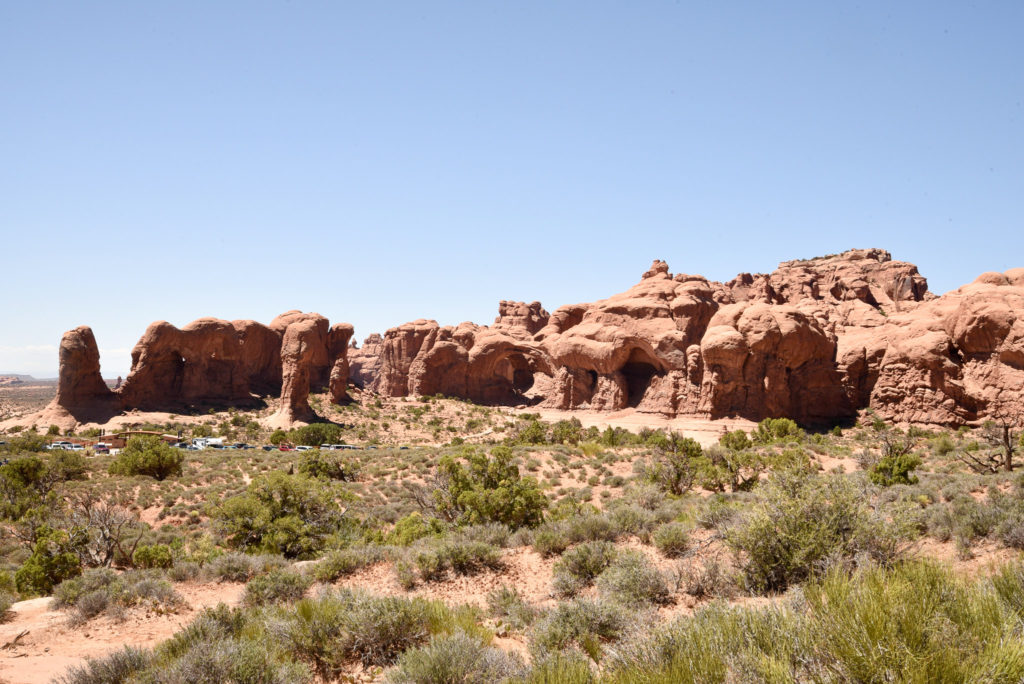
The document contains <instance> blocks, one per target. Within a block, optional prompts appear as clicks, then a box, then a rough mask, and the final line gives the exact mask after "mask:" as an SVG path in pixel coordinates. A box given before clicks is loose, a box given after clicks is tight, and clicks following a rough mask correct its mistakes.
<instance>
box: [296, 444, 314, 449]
mask: <svg viewBox="0 0 1024 684" xmlns="http://www.w3.org/2000/svg"><path fill="white" fill-rule="evenodd" d="M312 448H313V447H311V446H306V445H305V444H302V445H300V446H297V447H295V450H296V451H310V450H311V449H312Z"/></svg>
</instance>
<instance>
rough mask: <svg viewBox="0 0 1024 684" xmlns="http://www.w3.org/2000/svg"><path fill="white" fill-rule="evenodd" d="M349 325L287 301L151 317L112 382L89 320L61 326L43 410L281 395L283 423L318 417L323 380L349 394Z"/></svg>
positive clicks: (62, 414) (69, 414)
mask: <svg viewBox="0 0 1024 684" xmlns="http://www.w3.org/2000/svg"><path fill="white" fill-rule="evenodd" d="M351 337H352V326H351V325H350V324H347V323H339V324H337V325H335V326H334V327H333V328H331V327H329V323H328V321H327V319H326V318H324V317H323V316H321V315H319V314H310V313H302V312H300V311H289V312H288V313H285V314H282V315H281V316H278V317H277V318H275V319H274V320H273V321H272V322H271V324H270V325H269V326H268V325H263V324H262V323H257V322H256V321H250V320H239V321H225V320H220V319H216V318H200V319H198V320H196V321H193V322H192V323H189V324H188V325H186V326H185V327H183V328H180V329H179V328H177V327H175V326H173V325H171V324H170V323H168V322H166V321H157V322H156V323H153V324H151V325H150V326H149V328H147V330H146V332H145V334H144V335H143V336H142V338H141V339H140V340H139V342H138V344H136V345H135V348H134V349H133V350H132V369H131V372H130V373H129V374H128V377H127V379H126V380H125V382H124V384H123V385H122V386H121V387H120V388H119V389H118V390H117V391H111V390H109V389H108V388H107V386H106V384H104V383H103V381H102V379H101V378H100V375H99V351H98V349H97V348H96V341H95V339H94V337H93V334H92V331H91V330H90V329H89V328H86V327H81V328H76V329H75V330H71V331H69V332H67V333H65V335H64V340H63V341H62V343H61V350H60V377H61V382H60V388H59V389H58V393H57V397H56V398H55V400H54V402H53V403H52V404H51V406H50V407H49V408H48V409H47V412H49V413H50V414H52V415H53V416H55V417H57V418H61V419H62V422H61V423H60V424H61V425H62V427H64V425H63V423H70V425H68V426H73V424H74V423H76V422H83V421H86V420H98V419H99V417H100V416H105V417H106V418H109V417H110V415H113V414H115V413H117V412H118V411H121V410H126V409H143V410H174V411H176V410H182V409H185V410H188V409H195V408H200V407H228V406H257V405H259V404H260V402H261V399H260V398H261V397H268V396H277V395H281V397H282V405H281V410H280V411H279V412H278V414H275V419H276V421H277V424H278V425H281V426H286V425H290V424H291V423H292V422H296V421H309V420H313V419H315V418H316V416H315V414H313V413H312V411H311V410H310V409H309V403H308V399H307V397H308V394H309V392H310V390H311V389H315V390H317V391H319V390H321V389H326V388H329V389H330V392H331V400H332V401H335V402H341V401H344V400H345V399H346V398H347V394H346V385H347V379H348V372H349V367H348V360H347V353H348V343H349V340H350V338H351Z"/></svg>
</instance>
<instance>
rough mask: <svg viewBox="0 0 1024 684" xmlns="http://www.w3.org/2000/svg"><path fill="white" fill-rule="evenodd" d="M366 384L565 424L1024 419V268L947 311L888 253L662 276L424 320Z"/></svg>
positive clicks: (374, 339)
mask: <svg viewBox="0 0 1024 684" xmlns="http://www.w3.org/2000/svg"><path fill="white" fill-rule="evenodd" d="M360 351H361V353H360V358H359V362H358V367H357V366H356V365H353V375H352V377H353V380H354V381H356V382H359V383H360V384H362V385H364V386H366V387H367V388H369V389H370V390H372V391H375V392H377V393H380V394H382V395H386V396H406V395H428V394H435V393H438V392H439V393H442V394H446V395H450V396H457V397H463V398H467V399H471V400H474V401H478V402H483V403H499V404H531V405H538V406H544V407H552V408H559V409H597V410H618V409H623V408H628V407H633V408H636V409H637V410H639V411H647V412H652V413H661V414H667V415H673V416H675V415H693V416H700V417H710V418H719V417H727V416H741V417H745V418H750V419H754V420H759V419H762V418H765V417H777V416H788V417H792V418H794V419H796V420H798V421H801V422H803V423H806V424H821V423H831V422H834V421H837V420H841V419H845V418H850V417H852V416H854V415H855V414H856V413H857V411H858V410H860V409H864V408H869V407H870V408H873V409H874V410H876V411H877V412H878V414H879V415H881V416H883V417H885V418H887V419H890V420H896V421H908V422H917V423H934V424H946V425H957V424H964V423H970V422H976V421H979V420H983V419H986V418H1000V419H1008V420H1014V421H1018V422H1020V421H1024V269H1016V270H1013V271H1009V272H1007V273H1005V274H998V273H990V274H984V275H982V276H981V277H979V278H978V279H977V280H976V281H975V282H974V283H972V284H970V285H966V286H964V287H962V288H960V289H959V290H956V291H954V292H950V293H948V294H946V295H944V296H942V297H935V296H934V295H933V294H931V293H930V292H929V291H928V286H927V281H926V280H925V278H924V277H923V276H922V275H921V274H920V273H918V270H917V267H916V266H914V265H913V264H909V263H906V262H900V261H893V260H892V258H891V256H890V254H889V253H888V252H886V251H884V250H879V249H867V250H851V251H848V252H845V253H843V254H838V255H832V256H828V257H821V258H817V259H810V260H802V261H789V262H784V263H782V264H780V265H779V268H778V269H777V270H775V271H774V272H772V273H770V274H757V275H752V274H746V273H744V274H740V275H739V276H737V277H736V278H735V279H733V280H732V281H730V282H728V283H719V282H714V281H709V280H707V279H706V278H703V277H701V276H695V275H686V274H676V275H673V274H672V273H670V272H669V267H668V264H666V263H665V262H663V261H655V262H654V263H653V264H652V266H651V268H650V269H649V270H648V271H647V272H645V273H644V274H643V276H642V278H641V281H640V282H639V283H638V284H637V285H635V286H633V287H632V288H630V289H629V290H627V291H626V292H623V293H620V294H617V295H614V296H612V297H609V298H608V299H604V300H600V301H597V302H593V303H589V304H576V305H571V306H564V307H561V308H559V309H557V310H555V311H554V313H551V314H548V313H547V312H545V311H544V310H543V308H541V306H540V304H539V303H537V302H534V303H532V304H525V303H521V302H501V304H500V305H499V315H498V318H497V319H496V320H495V322H494V323H493V324H492V325H491V326H477V325H474V324H472V323H462V324H460V325H458V326H440V325H438V324H437V322H435V321H431V320H422V319H421V320H418V321H414V322H411V323H406V324H404V325H401V326H398V327H395V328H392V329H390V330H388V331H387V332H386V333H385V334H384V335H383V336H382V337H381V336H371V338H368V339H367V342H366V343H365V344H364V346H363V349H362V350H360Z"/></svg>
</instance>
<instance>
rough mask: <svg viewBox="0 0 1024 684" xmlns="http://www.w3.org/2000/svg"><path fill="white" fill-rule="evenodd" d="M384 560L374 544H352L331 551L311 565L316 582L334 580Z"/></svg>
mask: <svg viewBox="0 0 1024 684" xmlns="http://www.w3.org/2000/svg"><path fill="white" fill-rule="evenodd" d="M382 560H384V553H383V551H382V550H381V549H380V547H376V546H353V547H351V548H347V549H339V550H337V551H331V552H330V553H328V554H327V555H326V556H324V557H323V558H321V559H320V560H319V561H317V564H316V565H315V566H313V577H314V578H315V579H316V581H317V582H334V581H336V580H337V579H338V578H340V577H344V576H346V575H351V574H352V573H354V572H356V571H357V570H360V569H362V568H365V567H367V566H369V565H374V564H375V563H379V562H381V561H382Z"/></svg>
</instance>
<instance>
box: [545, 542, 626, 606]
mask: <svg viewBox="0 0 1024 684" xmlns="http://www.w3.org/2000/svg"><path fill="white" fill-rule="evenodd" d="M615 556H616V550H615V545H614V544H612V543H610V542H604V541H596V542H586V543H583V544H580V545H579V546H576V547H574V548H572V549H570V550H569V551H567V552H565V553H564V554H563V555H562V557H561V558H559V559H558V562H556V563H555V565H554V568H553V569H552V573H553V586H554V590H555V593H556V594H559V595H560V596H575V595H576V594H577V593H579V591H580V590H581V589H583V588H585V587H589V586H590V585H591V584H593V583H594V580H595V579H596V578H597V576H598V575H600V574H601V573H602V572H604V571H605V569H606V568H607V567H608V566H609V565H611V563H612V561H613V560H615Z"/></svg>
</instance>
